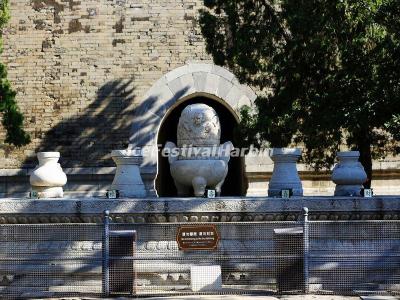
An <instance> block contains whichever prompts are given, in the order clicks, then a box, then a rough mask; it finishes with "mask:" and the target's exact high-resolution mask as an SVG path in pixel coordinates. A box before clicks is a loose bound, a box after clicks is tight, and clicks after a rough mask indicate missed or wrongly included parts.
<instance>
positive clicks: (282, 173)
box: [268, 148, 303, 197]
mask: <svg viewBox="0 0 400 300" xmlns="http://www.w3.org/2000/svg"><path fill="white" fill-rule="evenodd" d="M300 156H301V150H300V149H297V148H295V149H290V148H273V149H272V151H271V159H272V161H273V162H274V169H273V171H272V177H271V180H270V182H269V187H268V196H269V197H276V196H279V195H280V192H281V190H290V189H291V190H292V192H293V196H303V187H302V184H301V181H300V177H299V174H298V173H297V167H296V162H297V160H298V159H299V158H300Z"/></svg>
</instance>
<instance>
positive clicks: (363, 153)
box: [358, 134, 372, 189]
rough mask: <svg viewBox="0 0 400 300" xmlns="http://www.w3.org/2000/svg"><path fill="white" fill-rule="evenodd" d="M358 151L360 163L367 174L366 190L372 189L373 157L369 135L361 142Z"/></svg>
mask: <svg viewBox="0 0 400 300" xmlns="http://www.w3.org/2000/svg"><path fill="white" fill-rule="evenodd" d="M358 149H359V151H360V162H361V164H362V165H363V167H364V170H365V172H366V173H367V181H365V182H364V184H363V185H364V188H366V189H369V188H371V180H372V155H371V142H370V139H369V135H368V134H367V135H366V136H365V138H364V139H362V140H359V142H358Z"/></svg>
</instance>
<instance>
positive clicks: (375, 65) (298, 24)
mask: <svg viewBox="0 0 400 300" xmlns="http://www.w3.org/2000/svg"><path fill="white" fill-rule="evenodd" d="M205 5H206V7H207V8H208V9H204V10H202V11H201V14H200V26H201V29H202V33H203V36H204V37H205V40H206V46H207V51H208V52H209V53H211V54H212V56H213V59H214V62H215V63H216V64H218V65H222V66H227V67H229V68H230V69H231V70H233V72H234V73H235V74H236V75H237V77H238V78H239V80H240V81H241V82H244V83H247V84H250V85H252V86H254V87H256V88H258V89H259V90H260V91H261V92H260V96H259V97H258V98H257V100H256V103H255V108H256V109H255V111H252V110H250V109H249V108H244V109H243V110H242V120H243V121H242V126H241V132H242V134H244V138H243V139H244V140H246V141H247V142H248V143H258V144H260V141H268V142H269V145H270V146H273V147H282V146H287V145H289V144H293V143H295V144H299V143H301V144H303V145H304V147H305V149H306V151H305V157H304V159H305V161H306V162H307V163H308V164H310V165H312V166H313V167H314V168H316V169H319V168H322V167H329V166H331V165H332V164H333V162H334V157H335V154H336V151H338V149H339V147H340V146H341V145H343V144H347V145H348V147H349V148H352V149H353V150H355V149H357V150H359V151H360V161H361V163H362V165H363V166H364V168H365V170H366V172H367V175H368V178H369V181H368V182H366V183H365V186H366V187H369V186H370V179H371V177H372V159H373V158H378V157H382V156H384V155H387V154H388V153H398V152H399V147H398V143H397V141H398V140H399V139H400V133H399V132H400V131H399V129H400V2H399V1H398V0H339V1H335V0H299V1H292V0H270V1H267V0H206V1H205ZM255 137H256V138H255Z"/></svg>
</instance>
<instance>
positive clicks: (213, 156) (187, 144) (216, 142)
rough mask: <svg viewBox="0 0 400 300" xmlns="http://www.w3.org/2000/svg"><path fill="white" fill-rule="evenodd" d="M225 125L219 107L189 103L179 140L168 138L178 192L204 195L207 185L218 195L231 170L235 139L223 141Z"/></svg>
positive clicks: (167, 144) (181, 122)
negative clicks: (222, 132)
mask: <svg viewBox="0 0 400 300" xmlns="http://www.w3.org/2000/svg"><path fill="white" fill-rule="evenodd" d="M220 138H221V125H220V122H219V118H218V115H217V113H216V112H215V110H214V109H213V108H212V107H210V106H208V105H205V104H201V103H199V104H192V105H188V106H187V107H185V109H184V110H183V111H182V114H181V116H180V118H179V123H178V129H177V144H178V145H175V144H174V143H172V142H167V143H166V145H165V148H164V151H165V152H167V154H168V161H169V163H170V171H171V175H172V178H173V179H174V182H175V186H176V188H177V191H178V196H190V194H191V189H192V188H193V191H194V195H195V196H196V197H201V196H203V195H204V193H205V189H206V188H210V189H215V190H216V192H217V195H220V193H221V187H222V185H223V183H224V181H225V177H226V175H227V174H228V162H229V159H230V153H231V151H232V149H233V145H232V143H231V142H226V143H224V144H223V145H220Z"/></svg>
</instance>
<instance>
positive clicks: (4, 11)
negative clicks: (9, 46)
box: [0, 0, 30, 147]
mask: <svg viewBox="0 0 400 300" xmlns="http://www.w3.org/2000/svg"><path fill="white" fill-rule="evenodd" d="M8 4H9V3H8V0H1V2H0V54H1V53H2V51H3V47H2V46H3V43H2V29H3V27H4V25H5V24H6V23H7V21H8V20H9V18H10V14H9V7H8ZM15 95H16V93H15V91H14V90H13V89H12V88H11V84H10V82H9V81H8V80H7V70H6V67H5V66H4V65H3V64H2V63H1V62H0V113H1V114H2V125H3V127H4V128H5V130H6V132H7V133H6V138H5V142H6V143H7V144H12V145H14V146H17V147H20V146H23V145H26V144H28V143H29V142H30V137H29V135H28V134H27V133H26V132H25V131H24V129H23V122H24V116H23V115H22V113H21V111H20V110H19V108H18V105H17V102H16V101H15Z"/></svg>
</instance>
